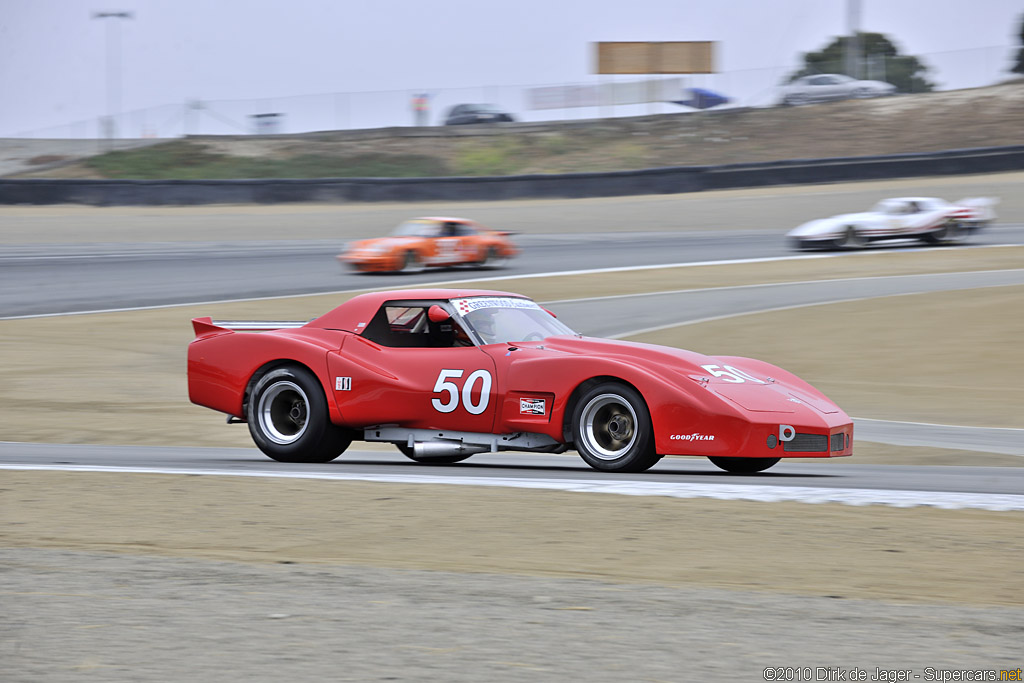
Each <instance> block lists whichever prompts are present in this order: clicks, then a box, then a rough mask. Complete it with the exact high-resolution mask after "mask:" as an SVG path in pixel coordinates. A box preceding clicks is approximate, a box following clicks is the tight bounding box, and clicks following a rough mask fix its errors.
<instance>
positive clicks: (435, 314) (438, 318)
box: [427, 304, 452, 323]
mask: <svg viewBox="0 0 1024 683" xmlns="http://www.w3.org/2000/svg"><path fill="white" fill-rule="evenodd" d="M427 317H428V318H430V322H432V323H443V322H444V321H445V320H451V319H452V316H451V313H449V312H448V311H446V310H444V309H443V308H441V307H440V306H438V305H437V304H434V305H433V306H431V307H430V308H428V309H427Z"/></svg>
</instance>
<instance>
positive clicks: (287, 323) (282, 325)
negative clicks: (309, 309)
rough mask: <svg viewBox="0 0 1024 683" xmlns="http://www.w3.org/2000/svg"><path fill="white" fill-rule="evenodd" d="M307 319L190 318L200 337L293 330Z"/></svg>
mask: <svg viewBox="0 0 1024 683" xmlns="http://www.w3.org/2000/svg"><path fill="white" fill-rule="evenodd" d="M307 322H309V321H308V320H213V319H212V318H209V317H206V318H192V329H193V330H195V332H196V336H197V337H201V336H204V335H207V334H211V333H213V332H224V331H232V332H236V331H237V332H264V331H266V330H293V329H295V328H298V327H305V325H306V323H307Z"/></svg>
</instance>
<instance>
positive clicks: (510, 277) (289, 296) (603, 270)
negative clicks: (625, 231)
mask: <svg viewBox="0 0 1024 683" xmlns="http://www.w3.org/2000/svg"><path fill="white" fill-rule="evenodd" d="M1018 246H1021V245H1019V244H985V245H978V246H963V247H947V248H946V249H945V251H952V250H954V249H955V250H959V249H1002V248H1005V247H1018ZM910 251H911V250H902V251H901V252H900V253H908V252H910ZM912 251H915V252H917V251H922V252H923V251H935V248H934V247H929V248H922V249H915V250H912ZM877 253H888V252H876V251H858V252H852V253H834V254H800V255H794V256H773V257H769V258H753V259H725V260H720V261H688V262H684V263H662V264H656V265H649V266H619V267H616V268H589V269H585V270H567V271H559V272H547V273H524V274H521V275H501V276H498V277H475V278H469V279H464V280H445V281H443V282H430V283H425V284H419V285H417V284H404V285H392V286H390V287H370V288H366V289H339V290H333V291H329V292H307V293H305V294H284V295H279V296H256V297H242V298H239V299H211V300H205V301H186V302H183V303H176V304H158V305H155V306H129V307H125V308H97V309H94V310H89V311H71V312H67V313H33V314H31V315H11V316H0V320H28V319H32V318H59V317H62V316H68V315H92V314H95V313H125V312H129V311H148V310H157V309H162V308H182V307H184V306H210V305H213V304H233V303H244V302H247V301H271V300H274V299H298V298H301V297H307V296H330V295H340V294H359V293H362V292H384V291H389V290H396V289H423V288H424V287H431V288H443V287H449V286H451V285H466V284H472V283H474V282H501V281H504V280H533V279H537V278H546V277H562V276H563V275H595V274H602V273H623V272H630V271H641V270H659V269H662V268H695V267H698V266H728V265H738V264H744V263H771V262H774V261H801V260H806V259H824V258H842V257H853V256H869V255H872V254H877ZM775 284H783V283H775Z"/></svg>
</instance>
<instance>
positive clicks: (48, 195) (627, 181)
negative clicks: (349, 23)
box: [0, 145, 1024, 206]
mask: <svg viewBox="0 0 1024 683" xmlns="http://www.w3.org/2000/svg"><path fill="white" fill-rule="evenodd" d="M1018 170H1024V145H1015V146H1010V147H982V148H975V149H955V150H947V151H944V152H928V153H913V154H890V155H885V156H869V157H843V158H833V159H792V160H787V161H770V162H759V163H749V164H725V165H720V166H680V167H669V168H651V169H644V170H639V171H616V172H611V173H567V174H562V175H518V176H489V177H457V178H314V179H260V180H68V179H44V178H26V179H18V178H14V179H6V180H0V204H87V205H91V206H119V205H120V206H130V205H140V206H154V205H177V206H182V205H198V204H278V203H287V202H326V203H339V202H402V201H455V200H471V201H486V200H499V199H536V198H583V197H616V196H624V195H643V194H673V193H677V192H700V191H702V190H721V189H728V188H740V187H764V186H769V185H802V184H812V183H836V182H845V181H851V180H878V179H885V178H907V177H917V176H938V175H963V174H970V173H995V172H1000V171H1018Z"/></svg>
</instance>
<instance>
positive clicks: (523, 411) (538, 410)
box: [519, 398, 545, 415]
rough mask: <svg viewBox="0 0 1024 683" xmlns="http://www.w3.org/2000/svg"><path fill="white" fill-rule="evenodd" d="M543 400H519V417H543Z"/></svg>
mask: <svg viewBox="0 0 1024 683" xmlns="http://www.w3.org/2000/svg"><path fill="white" fill-rule="evenodd" d="M544 408H545V406H544V399H542V398H521V399H519V414H520V415H544V414H545V410H544Z"/></svg>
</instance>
